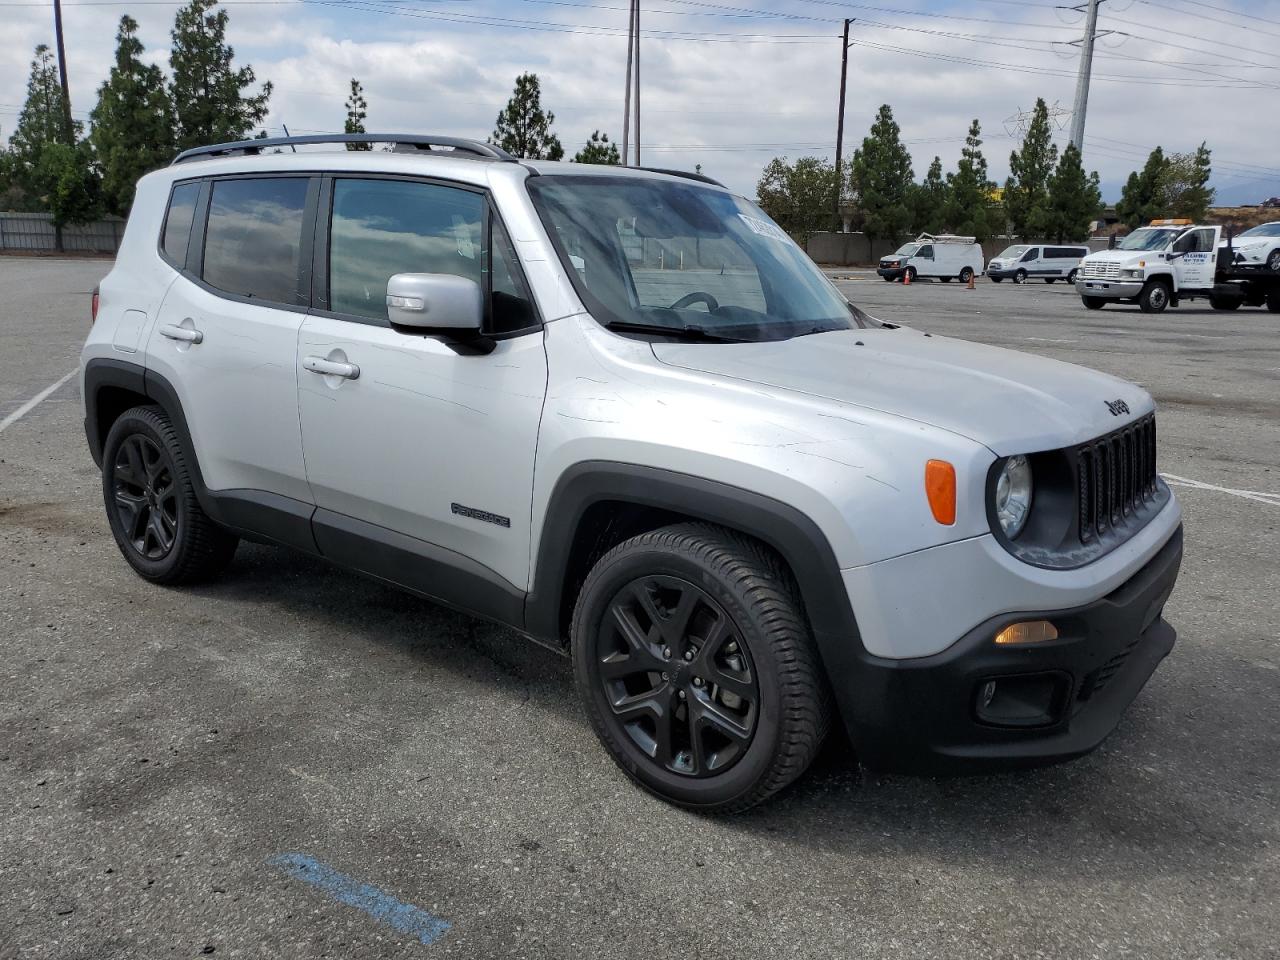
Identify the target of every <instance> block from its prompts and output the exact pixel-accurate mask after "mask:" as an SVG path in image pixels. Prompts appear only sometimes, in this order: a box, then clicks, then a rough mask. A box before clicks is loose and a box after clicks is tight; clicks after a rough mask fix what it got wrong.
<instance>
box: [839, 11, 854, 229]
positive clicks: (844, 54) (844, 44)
mask: <svg viewBox="0 0 1280 960" xmlns="http://www.w3.org/2000/svg"><path fill="white" fill-rule="evenodd" d="M851 23H853V20H852V19H848V18H846V19H845V21H844V40H842V41H841V44H840V113H839V114H838V115H837V117H836V219H837V220H839V219H840V193H841V189H840V188H841V181H840V158H841V154H843V152H844V91H845V86H846V85H847V84H848V81H849V24H851Z"/></svg>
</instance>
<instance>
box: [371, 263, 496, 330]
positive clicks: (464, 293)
mask: <svg viewBox="0 0 1280 960" xmlns="http://www.w3.org/2000/svg"><path fill="white" fill-rule="evenodd" d="M483 317H484V298H483V296H482V295H481V293H480V284H478V283H476V282H475V281H474V280H470V279H468V278H467V277H458V276H454V275H453V274H450V273H397V274H396V275H395V276H393V277H392V278H391V279H390V280H388V281H387V319H389V320H390V321H391V323H392V324H393V325H394V326H397V327H415V328H419V329H431V330H456V331H458V332H460V333H461V332H471V333H476V334H478V333H479V332H480V323H481V320H482V319H483Z"/></svg>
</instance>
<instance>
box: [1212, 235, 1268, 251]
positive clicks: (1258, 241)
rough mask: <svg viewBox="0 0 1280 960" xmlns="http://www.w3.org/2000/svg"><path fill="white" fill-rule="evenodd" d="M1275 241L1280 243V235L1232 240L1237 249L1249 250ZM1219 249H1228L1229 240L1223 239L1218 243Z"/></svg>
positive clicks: (1266, 245)
mask: <svg viewBox="0 0 1280 960" xmlns="http://www.w3.org/2000/svg"><path fill="white" fill-rule="evenodd" d="M1274 243H1280V237H1236V238H1235V239H1234V240H1233V241H1231V246H1232V247H1234V248H1235V249H1236V250H1248V249H1252V248H1254V247H1269V246H1271V245H1272V244H1274ZM1218 247H1219V249H1222V250H1225V249H1227V241H1225V240H1223V241H1221V242H1219V244H1218Z"/></svg>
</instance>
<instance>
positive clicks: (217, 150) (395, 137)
mask: <svg viewBox="0 0 1280 960" xmlns="http://www.w3.org/2000/svg"><path fill="white" fill-rule="evenodd" d="M314 143H342V144H346V143H392V144H395V147H396V152H397V153H408V152H412V151H419V150H420V151H422V152H424V153H428V152H431V151H434V150H435V149H436V148H438V147H444V148H447V149H449V150H450V151H456V152H457V153H460V154H469V155H471V156H473V157H477V158H479V159H482V160H499V161H501V162H503V163H519V161H518V160H517V159H516V158H515V157H513V156H512V155H511V154H509V153H507V151H505V150H503V149H502V148H501V147H498V146H494V145H493V144H492V143H481V142H480V141H479V140H466V139H464V138H462V137H436V136H430V135H421V134H416V133H321V134H313V135H311V136H306V137H263V138H261V139H259V140H237V141H236V142H234V143H215V144H210V145H209V146H205V147H192V148H191V149H190V150H183V151H182V152H181V153H180V154H178V155H177V156H176V157H174V158H173V163H186V162H187V161H188V160H201V159H206V158H212V157H231V156H237V155H238V156H253V155H256V154H260V153H262V151H264V150H268V149H270V148H272V147H296V146H302V145H304V144H314ZM402 148H404V149H402ZM690 176H692V174H690Z"/></svg>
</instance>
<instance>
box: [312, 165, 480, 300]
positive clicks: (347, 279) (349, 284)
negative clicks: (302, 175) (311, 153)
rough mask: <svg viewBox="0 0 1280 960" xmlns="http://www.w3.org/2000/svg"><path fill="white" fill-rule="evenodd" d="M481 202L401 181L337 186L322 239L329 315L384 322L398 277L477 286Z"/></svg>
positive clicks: (475, 195)
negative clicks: (390, 285)
mask: <svg viewBox="0 0 1280 960" xmlns="http://www.w3.org/2000/svg"><path fill="white" fill-rule="evenodd" d="M484 213H485V201H484V197H482V196H481V195H480V194H478V193H472V192H471V191H469V190H458V189H455V188H453V187H442V186H438V185H436V184H432V183H409V182H405V181H400V180H337V181H335V182H334V185H333V219H332V221H331V225H330V237H329V307H330V309H331V310H334V311H336V312H338V313H348V314H354V315H356V316H359V317H368V318H369V319H371V320H381V321H384V322H385V321H386V319H387V281H388V280H389V279H391V277H392V276H394V275H395V274H397V273H448V274H453V275H454V276H459V277H467V278H468V279H471V280H474V281H476V283H479V284H483V283H484V274H483V250H482V241H483V236H484V230H483V227H484Z"/></svg>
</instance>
